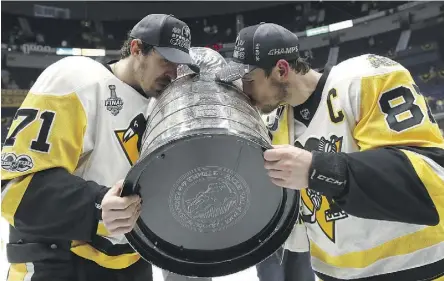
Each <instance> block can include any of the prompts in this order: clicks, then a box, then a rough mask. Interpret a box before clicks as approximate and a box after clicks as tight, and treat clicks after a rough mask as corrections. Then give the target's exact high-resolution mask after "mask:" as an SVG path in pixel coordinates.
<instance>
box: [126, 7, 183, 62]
mask: <svg viewBox="0 0 444 281" xmlns="http://www.w3.org/2000/svg"><path fill="white" fill-rule="evenodd" d="M130 37H132V38H135V39H140V40H141V41H142V42H144V43H146V44H149V45H152V46H153V47H154V49H155V50H156V51H158V52H159V53H160V54H161V55H162V56H163V57H164V58H165V59H166V60H168V61H170V62H173V63H177V64H188V65H190V64H191V63H192V59H191V56H190V54H189V50H190V47H191V31H190V28H189V27H188V25H187V24H186V23H184V22H183V21H181V20H178V19H176V18H175V17H174V16H172V15H164V14H151V15H148V16H146V17H144V18H143V19H142V20H141V21H139V22H138V23H137V24H136V25H135V26H134V27H133V29H132V30H131V32H130Z"/></svg>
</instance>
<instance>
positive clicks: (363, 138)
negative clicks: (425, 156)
mask: <svg viewBox="0 0 444 281" xmlns="http://www.w3.org/2000/svg"><path fill="white" fill-rule="evenodd" d="M360 96H361V105H360V119H359V120H360V121H359V122H358V124H357V125H356V127H355V129H354V132H353V134H354V138H355V139H356V140H357V141H358V145H359V147H360V148H361V150H366V149H370V148H375V147H381V146H387V145H390V146H393V145H410V146H418V147H437V146H439V147H441V148H444V144H443V138H442V136H441V132H440V130H439V127H438V126H437V125H436V124H435V123H433V122H432V121H431V120H430V118H429V114H428V113H429V112H428V107H427V104H426V101H425V98H424V96H422V95H421V94H420V93H418V90H417V87H416V85H415V82H414V80H413V78H412V77H411V75H410V73H409V72H408V71H407V70H400V71H394V72H390V73H386V74H381V75H376V76H370V77H364V78H362V80H361V93H360Z"/></svg>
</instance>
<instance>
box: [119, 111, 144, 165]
mask: <svg viewBox="0 0 444 281" xmlns="http://www.w3.org/2000/svg"><path fill="white" fill-rule="evenodd" d="M145 128H146V119H145V117H144V116H143V114H142V113H140V114H139V115H137V116H136V117H134V118H133V120H131V122H130V124H129V126H128V128H126V129H123V130H115V131H114V134H115V136H116V137H117V139H118V141H119V144H120V146H121V148H122V149H123V151H124V152H125V155H126V158H127V159H128V161H129V163H130V164H131V166H132V165H134V164H135V163H136V161H137V159H139V154H140V148H141V145H142V137H143V134H144V132H145Z"/></svg>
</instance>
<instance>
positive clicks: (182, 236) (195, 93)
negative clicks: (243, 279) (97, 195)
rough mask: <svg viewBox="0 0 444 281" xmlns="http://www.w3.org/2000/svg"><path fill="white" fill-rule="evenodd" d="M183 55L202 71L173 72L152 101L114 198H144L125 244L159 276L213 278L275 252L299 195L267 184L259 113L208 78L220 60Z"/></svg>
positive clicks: (208, 53) (212, 55) (212, 54)
mask: <svg viewBox="0 0 444 281" xmlns="http://www.w3.org/2000/svg"><path fill="white" fill-rule="evenodd" d="M190 54H191V57H192V58H193V60H194V63H195V64H196V65H198V66H199V67H200V73H194V72H193V71H191V70H190V69H189V68H188V67H187V66H181V67H179V69H178V78H177V79H176V80H175V81H174V82H173V83H171V85H170V86H169V87H168V88H166V89H165V91H164V92H163V93H162V95H160V97H159V98H158V99H157V100H156V101H154V105H153V106H152V111H151V114H150V117H149V119H148V122H147V128H146V131H145V134H144V137H143V142H142V149H141V155H140V158H139V161H138V162H137V163H136V164H135V165H134V167H133V168H132V169H131V170H130V172H129V173H128V175H127V177H126V179H125V182H124V187H123V195H122V196H126V195H129V194H135V193H137V194H139V195H140V196H141V197H142V199H143V205H142V212H141V215H140V217H139V219H138V221H137V224H136V226H135V228H134V230H133V231H132V232H130V233H128V234H127V235H126V238H127V239H128V241H129V243H130V244H131V246H132V247H133V248H134V249H135V250H136V251H137V252H138V253H140V255H141V256H142V258H144V259H145V260H146V261H148V262H150V263H152V264H154V265H156V266H158V267H160V268H162V269H165V270H168V271H170V272H174V273H177V274H181V275H186V276H196V277H216V276H223V275H228V274H232V273H235V272H238V271H241V270H244V269H246V268H248V267H251V266H254V265H256V264H257V263H259V262H261V261H262V260H264V259H266V258H267V257H268V256H269V255H271V254H273V253H274V252H275V251H276V250H277V249H279V247H280V246H281V245H282V244H283V243H284V242H285V240H286V239H287V237H288V236H289V235H290V232H291V230H292V228H293V225H294V223H295V221H296V220H297V217H298V209H299V192H298V191H295V190H290V189H283V188H280V187H277V186H275V185H274V184H273V183H272V182H271V181H270V179H269V177H268V175H267V172H266V170H265V168H264V165H263V164H264V160H263V151H264V150H265V149H268V148H270V147H271V141H270V138H269V135H268V132H267V128H266V126H265V124H264V122H263V121H262V119H261V115H260V113H259V112H258V110H257V109H256V108H255V107H253V106H252V105H251V104H250V101H249V98H248V97H247V96H246V95H245V94H244V93H243V92H242V91H241V90H239V88H238V87H236V86H234V85H232V84H225V83H222V82H219V81H216V79H215V75H216V73H217V72H218V71H219V70H220V69H221V68H222V67H223V66H224V65H225V64H226V61H225V60H224V58H223V57H222V56H221V55H220V54H219V53H217V52H216V51H213V50H211V49H208V48H191V50H190Z"/></svg>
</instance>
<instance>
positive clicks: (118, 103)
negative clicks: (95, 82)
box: [105, 85, 123, 116]
mask: <svg viewBox="0 0 444 281" xmlns="http://www.w3.org/2000/svg"><path fill="white" fill-rule="evenodd" d="M108 88H109V90H110V97H109V98H107V99H106V100H105V107H106V109H107V110H108V111H109V112H111V114H112V115H114V116H116V115H117V114H119V112H120V110H122V108H123V100H122V99H121V98H119V97H118V96H117V93H116V85H108Z"/></svg>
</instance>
